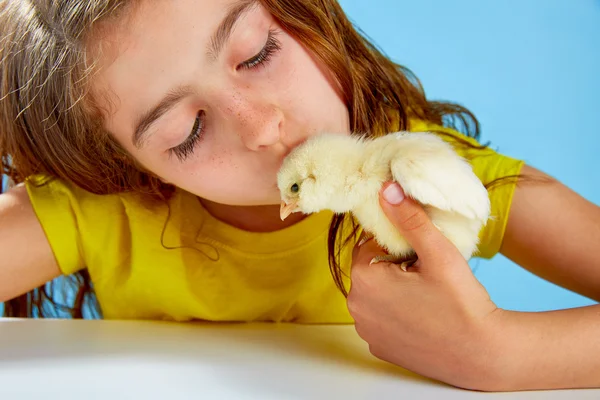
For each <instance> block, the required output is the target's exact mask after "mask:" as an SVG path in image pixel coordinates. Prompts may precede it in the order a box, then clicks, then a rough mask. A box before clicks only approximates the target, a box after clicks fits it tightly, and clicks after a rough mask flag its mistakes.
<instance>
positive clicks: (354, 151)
mask: <svg viewBox="0 0 600 400" xmlns="http://www.w3.org/2000/svg"><path fill="white" fill-rule="evenodd" d="M392 180H393V181H396V182H398V183H399V184H400V186H401V187H402V188H403V190H404V192H405V195H406V196H408V197H410V198H412V199H414V200H416V201H417V202H419V203H420V204H421V205H422V206H423V207H424V209H425V210H426V212H427V214H428V215H429V217H430V218H431V220H432V222H433V223H434V224H435V225H436V226H437V228H438V229H440V231H441V232H442V233H443V234H444V235H445V236H446V237H447V238H448V239H449V240H450V241H451V242H452V243H454V245H455V246H456V247H457V248H458V250H459V251H460V253H461V254H462V255H463V256H464V257H465V259H467V260H468V259H469V258H471V256H472V255H473V253H474V252H475V251H476V249H477V244H478V242H479V233H480V231H481V229H482V228H483V226H484V225H485V224H486V222H487V220H488V218H489V213H490V200H489V196H488V192H487V190H486V188H485V187H484V186H483V184H482V183H481V181H480V180H479V178H477V176H476V175H475V174H474V173H473V170H472V168H471V165H470V164H469V163H468V162H467V161H466V160H465V159H463V158H462V157H460V156H459V155H458V154H457V153H456V152H455V150H454V149H453V148H452V146H451V145H450V144H449V143H447V142H446V141H444V140H443V139H441V138H440V137H439V136H437V135H435V134H433V133H429V132H411V133H408V132H397V133H392V134H389V135H385V136H382V137H378V138H374V139H373V138H367V137H364V136H360V137H359V136H349V135H342V134H332V133H323V134H319V135H316V136H314V137H312V138H310V139H308V140H307V141H306V142H304V143H303V144H301V145H300V146H298V147H296V148H295V149H293V150H292V151H291V152H290V153H289V154H288V155H287V156H286V158H285V159H284V161H283V163H282V165H281V168H280V170H279V172H278V175H277V186H278V188H279V191H280V194H281V200H282V203H281V219H282V220H283V219H285V218H286V217H287V216H289V215H290V214H291V213H292V212H302V213H305V214H311V213H315V212H319V211H321V210H325V209H329V210H331V211H333V212H335V213H346V212H351V213H352V214H353V215H354V217H355V218H356V220H357V221H358V223H359V224H360V225H361V227H362V228H363V230H364V231H365V233H366V234H368V235H370V237H374V239H375V240H376V241H377V243H378V244H379V245H380V246H381V247H382V248H384V249H385V250H386V252H387V253H388V256H383V257H375V258H374V259H373V260H372V261H371V263H375V262H380V261H384V260H385V261H392V262H398V263H400V262H402V263H401V267H402V268H403V269H406V268H407V266H409V265H410V264H412V263H413V262H414V261H416V255H415V254H414V250H413V249H412V248H411V247H410V245H409V244H408V242H407V241H406V240H405V239H404V238H403V237H402V235H401V234H400V233H399V232H398V229H397V228H395V227H394V225H392V223H391V222H390V221H389V219H388V218H387V217H386V215H385V214H384V213H383V210H382V209H381V206H380V204H379V192H380V190H381V187H382V185H383V184H384V183H385V182H387V181H392Z"/></svg>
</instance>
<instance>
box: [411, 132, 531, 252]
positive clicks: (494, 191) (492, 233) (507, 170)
mask: <svg viewBox="0 0 600 400" xmlns="http://www.w3.org/2000/svg"><path fill="white" fill-rule="evenodd" d="M411 131H415V132H416V131H431V132H433V133H438V134H439V135H440V136H441V137H442V138H443V139H445V140H447V141H448V142H450V143H451V144H452V145H453V146H454V148H455V150H456V152H457V153H458V154H459V155H460V156H462V157H463V158H465V159H466V160H467V161H468V162H469V163H470V164H471V166H472V168H473V172H474V173H475V174H476V175H477V177H478V178H479V179H480V180H481V182H482V184H484V185H485V186H486V188H487V189H488V193H489V196H490V202H491V217H490V219H489V221H488V223H487V225H486V226H485V228H484V229H483V230H482V232H481V234H480V246H479V252H478V255H479V256H480V257H484V258H491V257H493V256H494V255H495V254H497V253H498V252H499V251H500V247H501V245H502V241H503V239H504V235H505V232H506V225H507V222H508V216H509V213H510V209H511V204H512V201H513V197H514V193H515V189H516V186H517V182H518V180H519V178H520V176H521V171H522V169H523V166H524V164H525V163H524V162H523V160H519V159H516V158H513V157H511V156H509V155H506V154H502V153H500V152H498V151H496V150H494V149H492V148H491V147H489V146H486V145H485V144H482V143H479V141H478V140H476V139H475V138H473V137H470V136H467V135H465V134H463V133H460V132H458V131H457V130H455V129H452V128H448V127H442V126H437V125H434V124H429V123H426V122H421V121H416V122H414V123H411Z"/></svg>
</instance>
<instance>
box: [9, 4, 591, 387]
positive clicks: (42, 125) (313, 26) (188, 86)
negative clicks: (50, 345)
mask: <svg viewBox="0 0 600 400" xmlns="http://www.w3.org/2000/svg"><path fill="white" fill-rule="evenodd" d="M0 30H1V31H0V37H1V38H2V44H1V46H0V60H1V62H2V64H1V78H0V85H1V94H0V99H1V103H0V110H1V111H0V118H1V119H0V127H1V128H0V129H1V130H0V154H1V157H2V165H3V169H4V173H5V174H6V175H8V176H9V177H10V178H11V180H12V181H13V182H15V183H16V184H17V185H16V187H14V188H12V189H11V190H10V191H8V192H7V193H5V194H3V195H1V196H0V220H1V221H2V224H0V253H1V254H2V255H3V257H2V259H3V262H2V265H1V267H0V301H7V302H6V306H5V314H6V315H7V316H22V317H29V316H47V315H52V314H51V311H52V307H51V306H52V304H55V305H58V306H61V307H62V308H64V309H66V310H67V311H68V312H69V313H70V314H71V315H72V316H73V317H82V316H83V310H84V309H86V307H88V306H89V307H91V308H92V309H93V310H96V311H97V312H98V315H99V314H100V312H101V314H102V316H103V317H104V318H140V319H141V318H144V319H170V320H178V321H184V320H191V319H203V320H211V321H286V322H301V323H356V329H357V331H358V332H359V334H360V335H361V336H362V337H363V338H364V339H365V340H366V341H367V342H368V343H369V344H370V346H371V349H372V352H373V353H374V354H375V355H377V356H378V357H380V358H382V359H386V360H389V361H391V362H394V363H396V364H398V365H401V366H403V367H406V368H409V369H412V370H414V371H417V372H419V373H421V374H423V375H426V376H430V377H433V378H436V379H439V380H442V381H445V382H448V383H450V384H453V385H456V386H461V387H465V388H472V389H479V390H516V389H528V388H550V387H586V386H588V387H589V386H594V385H599V384H600V382H599V381H598V376H600V362H599V361H598V357H593V356H592V355H593V354H598V352H599V351H600V345H599V344H598V341H597V340H596V338H597V337H598V334H599V333H600V324H599V322H598V318H597V314H598V310H599V309H598V308H597V307H590V308H587V309H577V310H569V311H562V312H557V313H548V314H540V315H535V314H533V315H525V314H523V315H521V314H519V313H517V314H510V313H508V312H505V311H503V310H499V309H498V308H496V307H495V306H494V305H493V304H492V303H491V301H490V300H489V297H487V294H486V293H485V290H483V289H482V287H481V286H480V285H478V283H477V281H476V280H475V278H474V277H473V275H472V274H471V273H470V270H469V269H468V265H467V264H466V262H465V261H464V260H463V259H460V258H459V257H457V256H456V249H455V248H454V247H453V246H451V245H449V244H448V243H447V242H445V241H444V237H443V235H441V234H440V233H439V232H437V231H436V230H435V228H434V227H432V225H431V223H430V222H429V221H428V220H427V218H426V217H425V216H424V214H423V210H422V209H420V208H419V207H417V206H416V205H415V204H414V203H412V202H411V201H410V200H409V199H403V195H402V191H401V188H399V187H397V186H395V185H391V186H387V187H386V192H385V193H386V194H387V195H388V196H386V197H384V196H382V207H384V209H385V210H386V212H387V213H388V216H389V218H390V219H391V220H392V221H394V222H395V223H396V225H397V226H398V229H399V230H401V231H402V232H403V233H404V234H405V235H406V237H407V238H408V239H409V240H410V241H411V243H412V244H413V246H414V248H415V249H416V251H417V252H418V254H419V259H420V261H419V262H418V264H416V265H415V267H414V268H411V269H410V270H409V272H402V273H400V272H399V270H398V269H394V268H393V266H391V265H377V266H374V267H373V268H368V265H367V264H368V261H366V260H368V259H370V258H369V257H372V255H373V254H376V253H377V252H379V251H380V250H379V249H377V248H376V246H374V244H373V242H368V243H367V244H364V245H363V246H361V247H356V246H355V244H356V243H357V241H358V239H359V238H358V237H357V235H356V234H355V233H356V230H355V229H354V227H353V225H352V224H351V222H352V221H351V220H348V221H345V219H344V218H343V217H341V216H335V217H334V216H332V215H331V214H330V213H327V212H323V213H319V214H316V215H311V216H308V217H304V216H298V215H295V216H294V217H293V218H289V219H286V220H285V223H284V222H282V221H280V220H279V209H278V204H279V193H278V191H277V188H276V184H275V183H276V182H275V176H276V172H277V169H278V167H279V165H280V164H281V161H282V159H283V158H284V157H285V155H286V154H287V153H288V152H289V151H290V150H291V149H293V148H294V147H295V146H296V145H298V144H299V143H302V142H303V141H304V140H305V139H306V138H308V137H310V136H311V135H313V134H315V133H317V132H320V131H332V132H340V133H344V134H352V133H353V132H368V133H369V134H371V135H382V134H386V133H389V132H394V131H400V130H411V131H417V130H430V131H435V132H438V133H439V134H441V135H444V137H447V138H449V139H450V140H452V142H453V143H455V144H456V148H457V151H459V152H460V154H461V155H463V156H464V157H466V158H467V159H469V160H470V161H471V163H472V165H473V168H474V170H475V172H476V173H477V175H478V176H479V177H480V179H481V180H482V182H484V183H485V184H486V186H487V187H488V188H489V193H490V198H491V201H492V204H493V206H492V213H493V215H494V218H493V219H492V220H490V222H489V223H488V225H487V226H486V227H485V229H484V230H483V231H482V233H481V245H480V247H479V256H481V257H488V258H489V257H492V256H494V255H495V254H497V253H498V252H501V253H503V254H505V255H507V256H508V257H510V258H511V259H513V260H515V261H516V262H517V263H519V264H520V265H522V266H524V267H525V268H528V269H530V270H532V271H534V272H536V273H538V274H540V275H541V276H544V277H547V278H548V279H549V280H552V281H554V282H556V283H558V284H561V285H563V286H564V287H567V288H569V289H572V290H575V291H577V292H579V293H582V294H585V295H587V296H590V297H592V298H595V299H600V274H599V273H598V271H597V267H598V265H600V255H599V254H590V253H589V252H588V251H587V249H589V248H590V246H591V244H592V243H595V242H597V240H598V239H599V237H600V210H599V209H598V207H596V206H595V205H593V204H591V203H589V202H587V201H586V200H585V199H583V198H581V197H580V196H578V195H577V194H575V193H573V192H571V191H570V190H569V189H567V188H566V187H565V186H563V185H561V184H560V183H558V182H556V181H554V180H552V179H550V178H549V177H547V176H545V175H544V174H543V173H541V172H539V171H537V170H535V169H533V168H531V167H528V166H524V165H523V163H522V162H521V161H520V160H515V159H512V158H510V157H507V156H504V155H501V154H498V153H496V152H494V151H492V150H491V149H489V148H487V147H485V146H481V145H479V144H478V143H477V140H476V139H477V138H478V135H479V126H478V123H477V120H476V119H475V117H474V116H473V115H472V114H471V113H470V112H469V111H468V110H466V109H465V108H463V107H461V106H458V105H455V104H452V103H443V102H434V101H429V100H428V99H427V98H426V97H425V95H424V93H423V91H422V89H421V87H420V85H419V83H418V81H417V80H416V79H414V78H413V77H412V76H411V74H410V72H409V71H407V70H406V69H404V68H402V67H401V66H398V65H396V64H394V63H393V62H391V61H390V60H389V59H387V58H386V57H385V56H383V55H382V54H381V53H380V52H379V51H378V50H377V49H376V48H374V47H373V46H372V45H371V44H370V43H369V42H368V41H367V40H365V39H364V38H363V37H361V36H360V35H359V34H358V33H357V31H356V30H355V29H354V28H353V27H352V25H351V24H350V23H349V21H348V20H347V19H346V17H345V16H344V13H343V11H342V9H341V8H340V6H339V5H338V4H337V2H336V1H335V0H305V1H297V0H261V1H258V0H203V1H197V0H180V1H177V2H171V1H145V0H138V1H133V0H130V1H126V0H63V1H60V2H56V1H51V0H38V1H35V2H32V1H22V0H2V2H0ZM523 177H529V178H537V177H541V178H544V179H542V180H540V179H533V180H532V179H527V181H529V182H532V183H527V182H526V181H524V184H522V185H521V184H519V185H517V181H518V179H521V180H523ZM536 181H544V182H545V183H544V182H542V183H535V182H536ZM390 194H391V195H392V196H389V195H390ZM385 198H387V199H388V200H389V202H388V201H387V200H385ZM402 200H403V201H402ZM557 215H558V216H557ZM550 216H552V217H550ZM344 222H350V223H344ZM564 236H572V237H575V236H576V237H577V238H578V240H577V241H572V242H569V243H568V244H567V243H564V242H563V240H561V239H562V237H564ZM328 249H329V254H328ZM328 256H329V259H330V260H331V263H330V265H331V267H332V270H333V272H334V276H335V277H336V278H337V279H336V280H335V281H337V284H338V287H337V288H336V285H335V284H334V279H332V278H331V276H330V272H329V271H328V265H327V262H328ZM573 265H576V266H577V268H571V267H572V266H573ZM59 275H65V276H72V277H73V283H74V284H75V285H76V286H77V290H76V292H75V293H76V295H75V297H74V298H73V299H70V298H66V299H62V301H60V302H59V301H58V300H57V299H55V298H53V297H52V294H54V293H55V291H54V290H53V289H52V288H49V287H48V286H44V284H45V283H46V282H50V281H52V280H53V279H54V278H56V277H58V276H59ZM349 276H350V277H351V279H349V278H348V277H349ZM350 283H352V286H351V290H350V293H349V295H348V299H346V297H344V295H343V294H344V293H345V290H346V288H347V287H348V286H349V285H350ZM36 287H38V289H35V290H33V291H32V289H34V288H36ZM338 289H341V290H338ZM65 293H71V292H65ZM63 301H64V302H67V303H69V304H67V305H64V304H58V303H62V302H63ZM440 307H442V309H443V310H442V311H443V312H440ZM417 316H418V319H416V317H417ZM573 339H575V340H573ZM537 365H543V368H538V367H536V366H537ZM534 367H535V368H534ZM567 370H568V371H569V373H568V374H566V373H565V371H567Z"/></svg>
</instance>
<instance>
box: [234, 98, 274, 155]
mask: <svg viewBox="0 0 600 400" xmlns="http://www.w3.org/2000/svg"><path fill="white" fill-rule="evenodd" d="M227 114H228V117H229V119H230V120H231V121H232V122H233V123H234V129H235V132H237V135H238V136H239V138H240V140H241V141H242V143H243V144H244V146H246V147H247V148H248V149H250V150H253V151H260V150H262V149H266V148H268V147H270V146H273V145H275V144H277V143H279V142H280V140H281V133H282V128H283V116H282V113H281V111H280V109H279V108H278V107H277V106H276V105H275V104H274V102H273V101H269V99H267V98H266V97H258V96H247V95H246V96H243V95H241V94H239V93H238V94H237V95H236V96H234V99H233V101H232V102H231V104H230V105H229V107H227Z"/></svg>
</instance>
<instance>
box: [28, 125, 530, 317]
mask: <svg viewBox="0 0 600 400" xmlns="http://www.w3.org/2000/svg"><path fill="white" fill-rule="evenodd" d="M420 129H421V130H424V129H425V126H419V125H415V126H413V127H412V130H420ZM448 131H449V130H448ZM449 132H453V131H449ZM459 152H460V153H461V155H463V156H465V157H466V158H467V159H470V161H471V163H472V165H473V168H474V171H475V173H476V174H477V176H478V177H479V178H480V179H481V180H482V181H483V182H484V183H487V182H490V181H492V180H494V179H496V178H498V177H502V176H507V175H514V174H517V173H519V170H520V168H521V165H522V162H521V161H519V160H514V159H512V158H509V157H506V156H502V155H500V154H497V153H496V152H494V151H493V150H491V149H489V150H485V151H483V152H481V151H479V152H473V151H471V150H466V149H460V151H459ZM475 154H478V156H477V157H475V158H473V156H474V155H475ZM514 187H515V185H514V183H512V184H508V185H504V186H499V187H497V188H495V189H494V190H492V191H490V197H491V203H492V215H493V217H494V218H493V219H491V220H490V222H489V223H488V225H487V226H486V227H485V228H484V229H483V231H482V233H481V245H480V248H479V256H481V257H485V258H490V257H492V256H494V255H495V254H496V253H497V252H498V250H499V249H500V245H501V241H502V237H503V234H504V229H505V224H506V220H507V215H508V211H509V207H510V203H511V199H512V194H513V191H514ZM27 190H28V193H29V196H30V198H31V201H32V204H33V207H34V210H35V212H36V214H37V216H38V218H39V220H40V222H41V224H42V227H43V229H44V231H45V233H46V235H47V237H48V240H49V242H50V245H51V247H52V249H53V252H54V255H55V257H56V259H57V261H58V264H59V267H60V269H61V270H62V272H63V273H64V274H71V273H74V272H76V271H78V270H80V269H82V268H87V269H88V271H89V273H90V276H91V278H92V281H93V284H94V288H95V291H96V295H97V298H98V301H99V304H100V307H101V309H102V313H103V316H104V318H107V319H169V320H178V321H183V320H190V319H201V320H210V321H286V322H299V323H352V322H353V321H352V318H351V317H350V315H349V313H348V311H347V307H346V301H345V298H344V297H343V295H342V294H341V293H340V292H339V291H338V289H337V288H336V286H335V284H334V282H333V279H332V277H331V274H330V271H329V267H328V259H327V234H328V228H329V222H330V220H331V216H332V214H331V213H330V212H328V211H325V212H321V213H318V214H314V215H311V216H309V217H307V218H306V219H304V220H303V221H302V222H300V223H298V224H296V225H294V226H291V227H289V228H286V229H283V230H280V231H276V232H270V233H251V232H247V231H243V230H240V229H237V228H234V227H232V226H230V225H227V224H225V223H223V222H220V221H219V220H217V219H215V218H214V217H212V216H211V215H210V214H209V213H208V212H207V211H206V210H205V209H204V208H203V207H202V205H201V203H200V202H199V201H198V199H197V198H196V197H195V196H193V195H192V194H190V193H187V192H185V191H182V190H178V191H176V193H175V195H174V196H173V197H172V198H171V200H170V201H169V207H167V205H166V204H159V205H153V206H148V205H144V204H143V203H142V202H140V201H139V198H138V197H137V195H136V194H132V193H130V194H114V195H105V196H99V195H94V194H91V193H89V192H86V191H84V190H82V189H80V188H78V187H75V186H73V185H70V184H68V183H65V182H63V181H60V180H51V181H49V182H48V183H46V184H44V185H41V186H35V185H33V184H31V183H27ZM169 209H170V210H169ZM169 213H170V214H169ZM163 229H164V234H163ZM350 254H351V248H347V250H346V252H345V253H344V254H343V257H342V260H343V263H344V264H345V265H349V262H350Z"/></svg>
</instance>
